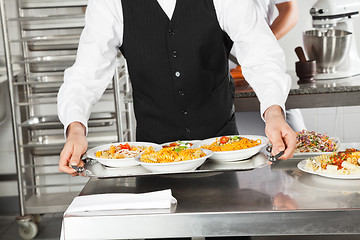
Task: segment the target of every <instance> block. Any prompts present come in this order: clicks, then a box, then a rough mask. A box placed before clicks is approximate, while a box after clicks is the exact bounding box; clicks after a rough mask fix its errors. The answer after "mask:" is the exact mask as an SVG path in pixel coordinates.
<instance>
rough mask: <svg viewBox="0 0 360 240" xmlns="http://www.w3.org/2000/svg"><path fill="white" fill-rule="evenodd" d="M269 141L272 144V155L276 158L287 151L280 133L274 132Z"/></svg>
mask: <svg viewBox="0 0 360 240" xmlns="http://www.w3.org/2000/svg"><path fill="white" fill-rule="evenodd" d="M269 140H270V142H271V144H272V151H271V155H273V156H275V155H277V154H278V153H279V152H281V151H284V150H285V143H284V142H283V139H282V136H281V132H280V131H274V132H273V133H272V134H271V136H270V137H269Z"/></svg>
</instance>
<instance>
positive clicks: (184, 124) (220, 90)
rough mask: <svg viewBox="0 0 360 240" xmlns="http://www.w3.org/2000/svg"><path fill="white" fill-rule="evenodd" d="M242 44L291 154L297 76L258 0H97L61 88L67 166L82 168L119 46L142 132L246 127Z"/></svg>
mask: <svg viewBox="0 0 360 240" xmlns="http://www.w3.org/2000/svg"><path fill="white" fill-rule="evenodd" d="M239 13H240V14H239ZM232 45H234V46H235V49H236V50H235V51H236V56H237V60H238V61H239V62H240V63H241V65H242V67H243V73H244V75H245V76H246V79H247V81H248V82H249V83H250V84H251V86H252V87H253V88H254V89H255V92H256V94H257V96H259V99H260V102H261V116H262V117H263V119H264V120H265V122H266V127H265V131H266V134H267V136H268V138H269V140H270V142H271V143H272V145H273V148H272V154H273V155H276V154H277V153H279V152H281V151H283V150H284V151H285V152H284V155H283V156H282V157H281V159H288V158H291V157H292V156H293V153H294V150H295V146H296V133H295V132H294V131H293V130H292V129H291V128H290V126H289V125H288V124H287V123H286V121H285V118H284V113H285V101H286V98H287V96H288V93H289V90H290V85H291V80H290V77H289V76H288V75H287V74H286V73H285V70H286V67H285V58H284V52H283V51H282V49H281V47H280V45H279V44H278V41H277V40H276V38H275V37H274V36H273V34H272V33H271V31H270V29H269V27H268V26H267V24H266V22H265V21H264V19H263V18H262V17H258V12H257V10H256V7H255V5H254V2H253V0H241V1H239V0H226V1H223V0H197V1H194V0H179V1H177V0H157V1H156V0H138V1H133V0H102V1H99V0H89V1H88V6H87V10H86V16H85V28H84V30H83V32H82V34H81V37H80V42H79V48H78V52H77V57H76V61H75V63H74V65H73V66H72V67H71V68H69V69H67V70H66V71H65V74H64V83H63V84H62V86H61V87H60V90H59V93H58V115H59V119H60V121H61V122H62V123H63V125H64V130H65V135H66V142H65V145H64V147H63V150H62V152H61V154H60V160H59V170H60V171H62V172H65V173H68V174H70V175H72V176H76V175H78V174H77V173H76V171H75V170H74V169H72V168H71V167H70V165H74V166H82V164H83V163H82V161H81V160H80V157H81V156H82V155H83V154H84V153H85V152H86V150H87V146H88V143H87V138H86V135H87V131H88V128H87V121H88V119H89V116H90V112H91V109H92V106H93V105H94V104H95V103H96V102H97V101H98V100H99V99H100V97H101V96H102V94H103V93H104V91H105V89H106V88H107V86H108V85H109V83H110V82H111V79H112V77H113V75H114V72H115V67H116V55H117V52H118V49H120V50H121V52H122V54H123V55H124V57H125V58H126V61H127V66H128V71H129V75H130V79H131V83H132V89H133V103H134V111H135V117H136V122H137V123H136V140H137V141H147V142H155V143H164V142H170V141H176V140H192V139H206V138H210V137H214V136H224V135H236V134H237V133H238V132H237V127H236V122H235V112H234V99H233V98H234V83H233V81H231V77H230V74H229V66H228V56H229V53H230V50H231V47H232ZM236 239H241V237H237V238H236Z"/></svg>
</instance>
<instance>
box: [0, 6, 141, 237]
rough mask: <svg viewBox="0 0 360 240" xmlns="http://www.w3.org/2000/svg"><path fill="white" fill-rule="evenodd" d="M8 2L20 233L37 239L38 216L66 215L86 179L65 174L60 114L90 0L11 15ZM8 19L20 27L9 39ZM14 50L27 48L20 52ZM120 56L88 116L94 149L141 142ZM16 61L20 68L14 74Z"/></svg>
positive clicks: (4, 14)
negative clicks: (60, 93) (60, 164)
mask: <svg viewBox="0 0 360 240" xmlns="http://www.w3.org/2000/svg"><path fill="white" fill-rule="evenodd" d="M5 1H6V0H0V11H1V23H2V32H3V40H4V49H5V58H6V65H7V74H8V79H9V95H10V105H11V112H12V124H13V133H14V134H13V135H14V147H15V155H16V164H17V175H18V190H19V201H20V216H19V217H18V218H17V219H18V223H19V234H20V236H21V237H23V238H24V239H31V238H33V237H34V236H35V235H36V234H37V224H36V222H37V221H39V216H40V215H41V214H44V213H55V212H63V211H64V210H65V209H66V208H67V206H68V205H69V204H70V202H71V201H72V199H73V198H74V197H75V196H76V195H77V194H78V193H79V191H80V190H81V188H82V186H83V185H84V184H85V182H86V180H87V179H84V178H71V177H69V176H68V175H67V174H63V173H60V172H59V171H58V167H57V165H58V158H59V154H60V151H61V149H62V147H63V144H64V142H65V140H64V132H63V126H62V124H61V123H60V122H59V120H58V118H57V114H56V95H57V92H58V89H59V87H60V85H61V84H62V82H63V71H64V70H65V69H66V68H68V67H70V66H71V65H72V64H73V62H74V60H75V55H76V50H77V45H78V40H79V36H80V33H81V30H82V28H83V27H84V9H85V7H86V4H87V1H85V0H62V1H56V0H16V1H14V2H15V5H16V13H15V14H14V15H15V16H14V17H11V18H10V17H9V18H8V17H7V16H8V13H9V12H10V9H8V8H6V7H7V4H8V3H10V1H6V3H5ZM9 23H11V24H16V26H17V27H16V28H17V29H18V36H19V37H18V38H17V39H11V38H10V37H9ZM14 44H15V47H14ZM13 49H20V51H21V54H20V55H21V56H20V57H18V56H16V55H15V54H14V52H15V51H14V50H13ZM117 60H118V61H117V63H118V64H117V68H116V72H115V74H114V78H113V81H112V83H111V84H110V85H109V86H108V88H107V90H106V91H105V94H104V95H103V97H102V99H101V100H100V102H99V103H98V104H97V105H96V106H95V107H94V112H93V113H92V115H91V117H90V120H89V134H88V141H89V147H92V146H97V145H101V144H106V143H109V142H119V141H134V115H133V110H132V97H131V85H130V81H129V76H128V73H127V68H126V62H125V60H124V58H123V57H122V56H121V53H120V52H119V55H118V58H117ZM14 64H17V65H19V66H21V71H19V72H14V70H13V66H14Z"/></svg>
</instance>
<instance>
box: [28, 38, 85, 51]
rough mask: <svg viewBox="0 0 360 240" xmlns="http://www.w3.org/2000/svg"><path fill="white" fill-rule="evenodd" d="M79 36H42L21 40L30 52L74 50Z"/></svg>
mask: <svg viewBox="0 0 360 240" xmlns="http://www.w3.org/2000/svg"><path fill="white" fill-rule="evenodd" d="M79 38H80V35H61V36H42V37H34V38H28V39H23V40H22V41H25V42H27V45H28V48H29V50H30V51H53V50H76V49H77V47H78V44H79Z"/></svg>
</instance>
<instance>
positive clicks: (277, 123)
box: [264, 105, 296, 160]
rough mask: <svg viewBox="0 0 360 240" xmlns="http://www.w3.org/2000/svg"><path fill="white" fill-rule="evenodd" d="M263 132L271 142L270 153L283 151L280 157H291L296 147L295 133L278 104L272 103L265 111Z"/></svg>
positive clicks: (284, 158) (274, 153)
mask: <svg viewBox="0 0 360 240" xmlns="http://www.w3.org/2000/svg"><path fill="white" fill-rule="evenodd" d="M264 118H265V124H266V125H265V133H266V136H267V137H268V138H269V140H270V142H271V144H272V146H273V147H272V152H271V154H272V155H273V156H275V155H276V154H278V153H279V152H281V151H285V152H284V155H282V157H280V159H283V160H286V159H289V158H292V157H293V155H294V151H295V147H296V133H295V132H294V131H293V130H292V129H291V127H290V126H289V125H288V124H287V122H286V121H285V118H284V115H283V111H282V109H281V107H280V106H277V105H273V106H271V107H269V108H268V109H267V110H266V111H265V113H264Z"/></svg>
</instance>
